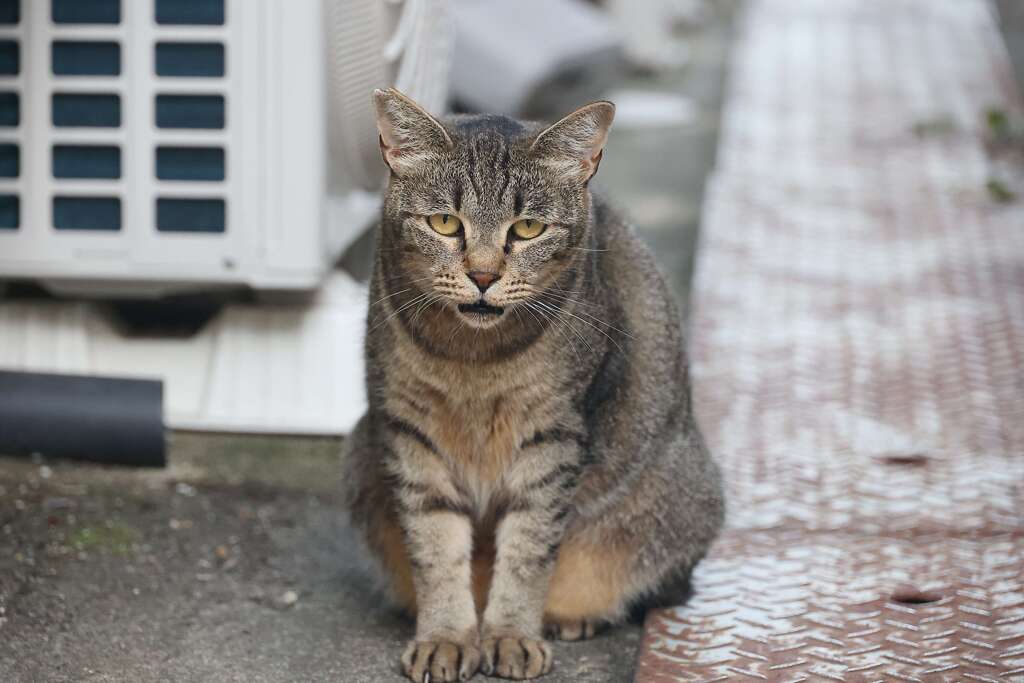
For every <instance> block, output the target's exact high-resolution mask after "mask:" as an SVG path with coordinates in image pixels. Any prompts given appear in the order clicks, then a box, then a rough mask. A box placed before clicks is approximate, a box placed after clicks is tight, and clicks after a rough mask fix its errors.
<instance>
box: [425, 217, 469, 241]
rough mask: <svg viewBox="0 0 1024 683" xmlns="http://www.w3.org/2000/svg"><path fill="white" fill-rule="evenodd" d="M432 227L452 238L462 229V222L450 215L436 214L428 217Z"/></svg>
mask: <svg viewBox="0 0 1024 683" xmlns="http://www.w3.org/2000/svg"><path fill="white" fill-rule="evenodd" d="M427 223H429V224H430V227H432V228H433V229H434V231H435V232H438V233H440V234H442V235H446V236H451V235H454V234H455V233H457V232H458V231H459V228H461V227H462V221H460V220H459V219H458V218H457V217H455V216H453V215H451V214H450V213H435V214H433V215H431V216H428V217H427Z"/></svg>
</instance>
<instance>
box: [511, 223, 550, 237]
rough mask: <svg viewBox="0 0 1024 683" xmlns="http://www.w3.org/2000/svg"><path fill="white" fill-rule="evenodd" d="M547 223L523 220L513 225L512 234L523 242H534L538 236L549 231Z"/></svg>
mask: <svg viewBox="0 0 1024 683" xmlns="http://www.w3.org/2000/svg"><path fill="white" fill-rule="evenodd" d="M547 227H548V226H547V223H541V222H540V221H531V220H529V219H523V220H521V221H516V222H515V223H513V224H512V232H513V233H514V234H515V236H516V237H518V238H519V239H521V240H532V239H533V238H534V237H536V236H537V235H539V234H541V233H542V232H544V231H545V230H547Z"/></svg>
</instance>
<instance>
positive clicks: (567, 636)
mask: <svg viewBox="0 0 1024 683" xmlns="http://www.w3.org/2000/svg"><path fill="white" fill-rule="evenodd" d="M607 625H608V624H607V622H604V621H602V620H600V619H554V618H548V619H546V620H545V622H544V635H545V636H547V637H548V638H551V639H552V640H587V639H588V638H593V637H594V636H596V635H597V634H598V633H600V632H601V631H603V630H604V629H605V627H606V626H607Z"/></svg>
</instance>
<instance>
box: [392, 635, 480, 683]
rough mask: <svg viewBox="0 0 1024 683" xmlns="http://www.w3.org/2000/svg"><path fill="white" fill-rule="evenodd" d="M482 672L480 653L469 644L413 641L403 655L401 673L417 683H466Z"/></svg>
mask: <svg viewBox="0 0 1024 683" xmlns="http://www.w3.org/2000/svg"><path fill="white" fill-rule="evenodd" d="M479 668H480V649H479V648H477V647H476V646H475V645H471V644H467V643H453V642H450V641H413V642H411V643H409V646H408V647H406V649H405V654H403V655H402V671H403V672H404V673H405V675H406V676H408V677H409V678H410V679H412V680H413V681H415V682H416V683H442V682H443V683H454V681H467V680H469V679H470V678H471V677H472V676H473V674H475V673H476V671H477V669H479Z"/></svg>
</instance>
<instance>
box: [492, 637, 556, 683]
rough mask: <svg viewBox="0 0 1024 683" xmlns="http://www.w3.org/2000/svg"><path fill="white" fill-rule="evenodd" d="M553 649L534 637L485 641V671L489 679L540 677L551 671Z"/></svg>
mask: <svg viewBox="0 0 1024 683" xmlns="http://www.w3.org/2000/svg"><path fill="white" fill-rule="evenodd" d="M551 665H552V657H551V646H550V645H548V644H547V643H545V642H544V641H543V640H536V639H534V638H516V637H502V638H488V639H486V640H484V642H483V661H482V663H481V669H482V670H483V672H484V673H486V674H487V675H489V676H499V677H501V678H512V679H516V680H521V679H524V678H537V677H538V676H543V675H544V674H546V673H548V672H549V671H551Z"/></svg>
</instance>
